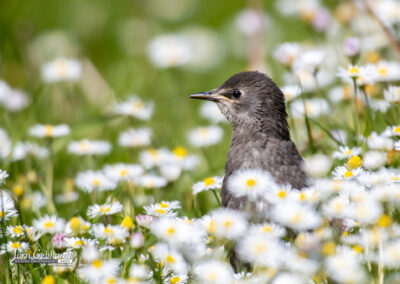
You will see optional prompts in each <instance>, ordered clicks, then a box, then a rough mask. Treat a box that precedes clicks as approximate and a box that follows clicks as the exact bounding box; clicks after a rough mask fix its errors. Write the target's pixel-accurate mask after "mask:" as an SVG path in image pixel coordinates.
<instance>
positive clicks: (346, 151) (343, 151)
mask: <svg viewBox="0 0 400 284" xmlns="http://www.w3.org/2000/svg"><path fill="white" fill-rule="evenodd" d="M360 154H361V148H360V147H353V148H349V147H347V146H340V147H339V150H337V151H335V152H333V154H332V157H333V158H337V159H348V158H351V157H353V156H357V155H360Z"/></svg>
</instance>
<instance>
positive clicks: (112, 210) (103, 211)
mask: <svg viewBox="0 0 400 284" xmlns="http://www.w3.org/2000/svg"><path fill="white" fill-rule="evenodd" d="M122 209H123V206H122V204H121V203H119V201H114V202H113V203H111V204H110V203H106V204H103V205H99V204H95V205H92V206H89V208H88V210H87V215H88V217H89V218H90V219H93V218H94V217H97V216H104V215H113V214H116V213H118V212H121V211H122Z"/></svg>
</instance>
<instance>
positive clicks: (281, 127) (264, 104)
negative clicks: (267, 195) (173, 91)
mask: <svg viewBox="0 0 400 284" xmlns="http://www.w3.org/2000/svg"><path fill="white" fill-rule="evenodd" d="M190 98H192V99H201V100H208V101H212V102H215V103H216V104H217V106H218V108H219V109H220V111H221V113H222V114H223V115H224V116H225V117H226V119H227V120H228V121H229V122H230V123H231V124H232V129H233V131H232V137H231V143H230V147H229V150H228V154H227V161H226V165H225V176H224V180H223V184H222V189H221V197H222V206H223V207H228V208H231V209H235V210H244V208H245V207H246V205H247V204H248V201H247V199H246V198H245V197H235V196H233V195H232V194H231V193H230V192H229V190H228V189H227V181H228V179H229V177H230V176H231V175H232V174H234V173H235V172H236V171H238V170H244V169H261V170H264V171H266V172H268V173H269V174H270V175H271V176H272V177H273V179H274V180H275V182H276V183H277V184H285V185H290V186H291V187H292V188H294V189H298V190H301V189H302V188H304V187H306V186H307V184H308V183H309V181H308V176H307V174H306V172H305V170H304V161H303V158H302V157H301V156H300V154H299V152H298V150H297V148H296V145H295V143H294V142H293V141H292V140H291V137H290V129H289V125H288V122H287V118H288V115H287V112H286V102H285V96H284V95H283V93H282V91H281V90H280V88H279V87H278V86H277V85H276V84H275V83H274V82H273V81H272V79H271V78H269V77H268V76H267V75H266V74H264V73H261V72H258V71H246V72H240V73H237V74H235V75H233V76H231V77H230V78H229V79H228V80H226V81H225V83H223V84H222V85H221V86H220V87H218V88H215V89H213V90H211V91H207V92H200V93H195V94H192V95H190Z"/></svg>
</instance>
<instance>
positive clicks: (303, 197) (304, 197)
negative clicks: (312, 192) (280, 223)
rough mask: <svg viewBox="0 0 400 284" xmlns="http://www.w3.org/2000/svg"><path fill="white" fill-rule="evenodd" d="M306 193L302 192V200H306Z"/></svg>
mask: <svg viewBox="0 0 400 284" xmlns="http://www.w3.org/2000/svg"><path fill="white" fill-rule="evenodd" d="M305 199H306V195H305V194H304V193H303V192H300V200H305Z"/></svg>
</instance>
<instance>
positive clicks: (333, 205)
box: [322, 195, 350, 218]
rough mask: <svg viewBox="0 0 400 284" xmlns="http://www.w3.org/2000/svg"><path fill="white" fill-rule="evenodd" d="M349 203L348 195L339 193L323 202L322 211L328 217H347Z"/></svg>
mask: <svg viewBox="0 0 400 284" xmlns="http://www.w3.org/2000/svg"><path fill="white" fill-rule="evenodd" d="M349 205H350V202H349V197H348V196H345V195H340V196H337V197H335V198H332V199H330V200H329V201H328V202H325V204H324V205H323V207H322V212H323V214H324V215H325V216H326V217H328V218H345V217H347V213H348V208H349Z"/></svg>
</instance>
